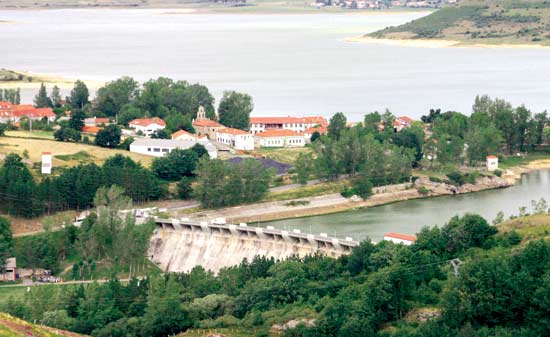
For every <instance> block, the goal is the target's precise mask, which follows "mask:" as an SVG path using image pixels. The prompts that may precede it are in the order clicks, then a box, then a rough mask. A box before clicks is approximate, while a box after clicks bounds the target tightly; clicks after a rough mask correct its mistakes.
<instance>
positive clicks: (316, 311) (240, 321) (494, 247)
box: [0, 215, 550, 337]
mask: <svg viewBox="0 0 550 337" xmlns="http://www.w3.org/2000/svg"><path fill="white" fill-rule="evenodd" d="M496 232H497V230H496V228H495V227H493V226H490V225H489V224H488V223H487V222H486V221H485V220H484V219H483V218H481V217H479V216H477V215H465V216H463V217H454V218H452V219H451V220H450V221H449V223H447V224H446V225H445V226H443V227H441V228H437V227H436V228H432V229H427V228H426V229H423V230H422V231H421V232H420V233H419V234H418V240H417V242H416V244H414V245H413V246H410V247H408V246H403V245H397V244H393V243H390V242H385V241H384V242H381V243H379V244H373V243H372V242H370V241H365V242H363V243H361V245H360V246H358V247H357V248H355V249H354V250H353V252H352V254H351V255H349V256H343V257H341V258H339V259H333V258H328V257H322V256H308V257H305V258H297V257H295V258H291V259H288V260H286V261H274V260H272V259H265V258H255V259H254V260H253V261H248V262H247V261H244V262H243V263H241V265H239V266H236V267H231V268H226V269H223V270H221V271H220V273H219V274H218V275H213V274H211V273H208V272H205V271H204V270H203V269H202V268H201V267H197V268H195V269H194V270H193V271H191V272H190V273H186V274H167V275H164V276H160V277H158V276H157V277H151V278H148V279H145V280H141V281H138V280H136V279H133V280H131V281H130V282H129V283H126V284H123V283H121V282H119V281H117V280H116V279H113V280H111V281H110V282H108V283H105V284H92V285H89V286H63V287H59V286H42V287H37V288H33V290H32V291H31V292H30V293H27V294H26V295H25V297H24V298H22V299H15V298H13V299H6V300H4V301H2V302H0V303H1V304H0V307H1V310H4V311H7V312H9V313H11V314H13V315H17V316H19V317H22V318H25V319H28V320H36V321H37V322H43V323H47V324H50V325H53V326H56V327H59V328H65V329H69V330H72V331H77V332H82V333H90V334H92V335H93V336H166V335H168V334H174V333H178V332H180V331H183V330H186V329H189V328H212V327H228V326H229V327H231V326H233V327H240V328H242V329H249V331H251V332H250V335H254V333H253V332H252V331H256V333H255V335H257V336H265V335H266V331H267V330H268V329H269V328H270V326H271V325H272V324H273V323H284V322H286V321H288V320H290V319H313V320H314V321H313V322H314V324H313V325H311V324H308V326H306V325H299V326H298V327H296V328H293V329H288V330H286V331H285V332H284V333H283V336H296V337H298V336H316V337H317V336H346V337H353V336H358V337H364V336H387V337H390V336H392V337H393V336H395V337H397V336H418V337H420V336H422V337H423V336H426V337H427V336H439V337H441V336H526V337H527V336H533V337H535V336H547V335H548V331H549V324H550V322H549V321H548V315H547V312H548V310H549V309H550V307H549V302H548V298H547V297H548V287H549V285H550V284H549V283H548V282H549V278H548V272H549V270H550V264H549V263H550V259H549V258H548V256H550V244H549V243H548V242H545V241H542V240H541V241H537V240H534V241H531V242H529V243H528V244H526V245H525V246H516V245H517V244H518V243H519V242H520V241H521V238H520V237H519V236H518V234H517V233H515V232H511V233H505V234H500V235H495V234H496ZM511 252H512V253H511ZM455 258H459V259H460V261H461V262H462V264H460V266H459V267H458V269H457V270H456V271H455V269H454V268H452V266H451V265H450V263H449V261H450V260H451V259H455ZM426 312H427V313H428V314H426ZM415 315H416V316H415ZM422 315H426V316H422ZM417 316H418V317H423V318H414V317H417Z"/></svg>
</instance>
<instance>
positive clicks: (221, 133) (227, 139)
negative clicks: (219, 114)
mask: <svg viewBox="0 0 550 337" xmlns="http://www.w3.org/2000/svg"><path fill="white" fill-rule="evenodd" d="M216 141H217V142H218V143H221V144H225V145H228V146H230V147H232V148H235V149H237V150H241V151H252V150H254V135H252V134H251V133H250V132H247V131H244V130H239V129H234V128H223V129H219V130H218V131H217V132H216Z"/></svg>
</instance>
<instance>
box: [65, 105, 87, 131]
mask: <svg viewBox="0 0 550 337" xmlns="http://www.w3.org/2000/svg"><path fill="white" fill-rule="evenodd" d="M85 118H86V114H85V113H84V111H82V110H81V109H73V110H72V111H71V117H70V119H69V127H70V128H71V129H74V130H76V131H82V128H83V127H84V119H85Z"/></svg>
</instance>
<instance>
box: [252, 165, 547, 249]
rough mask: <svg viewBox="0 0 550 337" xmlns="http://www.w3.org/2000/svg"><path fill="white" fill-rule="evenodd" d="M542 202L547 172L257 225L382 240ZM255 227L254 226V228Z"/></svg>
mask: <svg viewBox="0 0 550 337" xmlns="http://www.w3.org/2000/svg"><path fill="white" fill-rule="evenodd" d="M541 198H545V199H546V200H547V201H549V202H550V170H540V171H535V172H531V173H529V174H525V175H523V176H522V178H521V181H519V182H518V184H516V185H514V186H512V187H509V188H505V189H497V190H487V191H482V192H477V193H468V194H461V195H454V196H442V197H436V198H426V199H414V200H408V201H401V202H397V203H393V204H389V205H384V206H377V207H372V208H366V209H362V210H357V211H350V212H343V213H336V214H329V215H322V216H314V217H308V218H299V219H289V220H281V221H272V222H264V223H261V224H260V225H261V226H262V227H263V226H268V225H270V226H275V228H280V229H285V228H286V229H288V230H292V229H300V230H301V231H302V232H307V233H315V234H319V233H321V232H322V233H327V234H329V235H331V236H338V237H346V236H350V237H352V238H353V239H354V240H364V239H366V238H367V237H370V238H371V239H373V240H374V241H380V240H382V238H383V236H384V233H386V232H399V233H405V234H415V233H418V232H419V231H420V229H421V228H422V227H424V226H435V225H440V226H441V225H444V224H445V223H446V222H447V221H448V220H449V219H450V218H451V217H453V216H455V215H457V214H461V215H462V214H465V213H477V214H480V215H482V216H483V217H485V219H487V221H489V222H492V220H493V219H494V218H495V216H496V215H497V213H498V212H499V211H503V212H504V214H505V218H508V217H509V216H510V215H517V214H519V207H521V206H527V209H528V211H530V210H531V201H532V200H537V201H538V200H540V199H541ZM254 225H256V224H254Z"/></svg>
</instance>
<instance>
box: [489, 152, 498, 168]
mask: <svg viewBox="0 0 550 337" xmlns="http://www.w3.org/2000/svg"><path fill="white" fill-rule="evenodd" d="M496 170H498V157H497V156H487V171H489V172H493V171H496Z"/></svg>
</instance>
